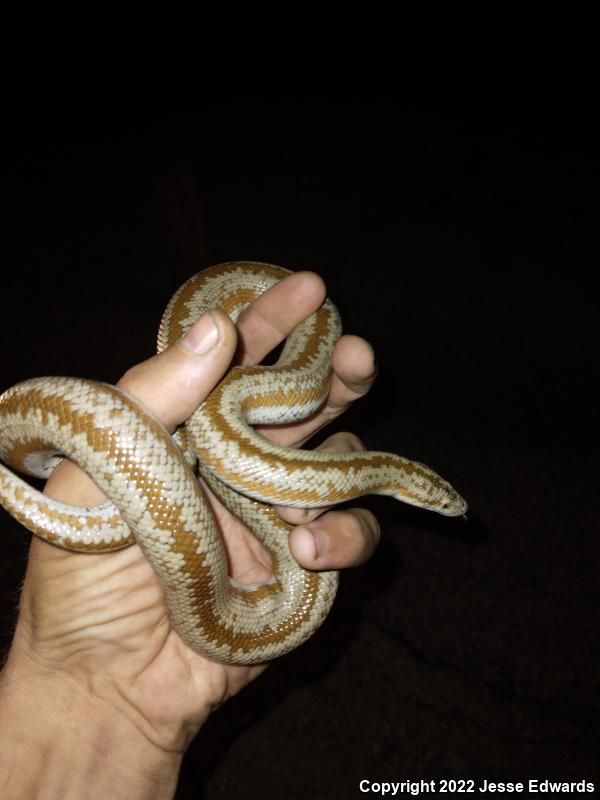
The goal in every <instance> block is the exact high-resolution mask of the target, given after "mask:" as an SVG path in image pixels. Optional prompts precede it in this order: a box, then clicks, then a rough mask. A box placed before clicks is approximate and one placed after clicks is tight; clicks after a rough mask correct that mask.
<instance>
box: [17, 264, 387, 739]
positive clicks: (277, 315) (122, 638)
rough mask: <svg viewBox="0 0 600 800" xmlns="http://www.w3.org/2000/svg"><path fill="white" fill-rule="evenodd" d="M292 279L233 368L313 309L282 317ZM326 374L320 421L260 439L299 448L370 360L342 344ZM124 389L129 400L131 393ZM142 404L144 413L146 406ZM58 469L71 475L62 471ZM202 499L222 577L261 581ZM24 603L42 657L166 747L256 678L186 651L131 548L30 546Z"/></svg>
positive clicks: (259, 319) (258, 562) (256, 317)
mask: <svg viewBox="0 0 600 800" xmlns="http://www.w3.org/2000/svg"><path fill="white" fill-rule="evenodd" d="M299 278H300V276H298V275H297V276H295V277H294V278H292V279H288V281H290V283H289V284H288V286H286V285H285V284H286V283H287V282H283V283H282V284H279V285H278V287H275V289H274V290H272V291H271V293H267V294H271V298H268V297H267V295H265V296H263V297H262V298H260V299H259V300H258V301H256V303H255V304H253V307H251V309H250V310H249V311H248V313H247V314H246V315H245V316H244V318H243V319H242V320H240V322H239V332H240V347H239V355H238V360H239V361H240V362H241V363H257V362H259V361H260V360H261V359H262V358H263V357H264V355H265V354H266V353H267V352H269V350H271V349H272V347H274V346H276V345H277V344H278V343H279V341H281V339H283V338H284V337H285V336H286V335H287V333H289V330H290V329H291V327H293V326H294V325H295V324H296V322H297V321H299V320H300V319H301V318H303V317H304V316H306V315H307V314H308V313H310V312H311V311H312V310H314V308H316V307H317V306H318V305H319V303H320V302H321V300H322V297H321V293H322V290H321V289H319V290H318V291H315V288H316V287H315V286H314V285H313V291H312V294H311V292H308V293H306V292H305V293H304V294H305V296H304V299H303V302H298V298H297V297H295V298H294V300H295V302H294V303H292V304H291V305H293V306H294V307H295V310H296V315H297V319H295V318H294V317H293V316H292V315H290V313H289V308H290V307H291V305H290V300H291V297H290V295H291V294H292V293H293V292H292V287H293V286H294V285H295V286H297V287H298V286H301V284H300V282H299V280H298V279H299ZM293 281H295V282H296V283H295V284H294V283H293ZM294 291H296V293H297V289H295V290H294ZM286 292H287V296H286ZM300 293H301V294H302V292H300ZM286 301H287V302H286ZM334 368H335V374H334V378H333V380H332V384H331V388H330V392H329V397H328V401H327V403H326V404H325V406H324V408H323V409H322V411H321V412H319V413H318V414H317V415H315V416H314V417H313V418H312V419H310V420H307V421H305V422H303V423H301V424H297V425H290V426H280V427H279V428H275V429H271V428H266V429H263V431H262V433H263V435H265V436H267V437H268V438H271V439H272V440H273V441H276V442H277V443H279V444H284V445H289V446H294V445H298V444H300V443H301V442H302V441H304V440H305V439H306V438H307V437H308V436H310V435H311V434H312V433H313V432H314V431H315V430H317V429H318V428H320V427H322V426H323V425H324V424H326V423H327V422H328V421H329V420H330V419H332V418H333V417H335V416H337V415H338V414H339V413H341V411H343V410H344V408H345V407H346V406H347V405H348V404H349V403H350V402H351V401H352V400H353V399H355V398H356V397H358V396H360V395H361V394H364V392H365V391H366V389H367V388H368V385H369V383H370V374H371V372H372V353H371V352H370V349H369V348H368V346H366V345H365V343H364V342H363V341H362V340H358V339H355V338H354V337H344V338H343V339H342V340H340V342H339V343H338V347H337V348H336V353H335V354H334ZM128 388H130V391H132V392H133V393H134V394H135V393H136V391H135V384H134V386H133V388H132V387H131V386H128ZM144 399H145V400H146V398H144ZM147 404H148V405H150V407H152V403H151V402H148V403H147ZM154 410H155V411H156V412H157V413H158V411H157V409H156V408H155V409H154ZM189 413H190V412H189V410H188V412H187V414H186V415H189ZM186 415H184V416H183V418H185V416H186ZM177 421H178V420H175V422H177ZM65 466H66V467H70V468H71V469H72V470H74V467H72V465H65ZM88 491H89V487H88ZM207 493H208V494H209V499H210V500H211V504H212V505H213V509H214V511H215V514H216V517H217V521H218V523H219V526H220V529H221V532H222V535H223V541H224V545H225V549H226V552H227V556H228V560H229V564H230V570H231V573H232V575H233V576H234V577H235V578H236V579H237V580H239V581H241V582H254V581H259V580H263V579H265V578H266V577H268V574H269V569H268V556H266V555H265V551H264V550H263V549H262V547H261V546H260V545H259V544H258V543H257V541H256V540H255V539H254V538H253V537H252V536H250V535H249V533H248V531H247V530H246V529H245V528H244V526H243V525H242V524H241V523H240V521H239V520H237V519H236V518H235V517H233V516H232V515H231V514H230V513H229V512H228V511H227V509H225V508H224V507H223V506H222V505H221V504H220V503H219V502H218V501H217V500H216V498H214V496H212V495H211V494H210V493H209V492H208V491H207ZM72 502H74V501H73V500H72ZM75 502H76V500H75ZM85 502H91V499H90V498H89V497H88V498H87V499H86V501H85ZM24 602H25V604H27V603H28V604H29V605H30V607H31V614H32V617H33V618H34V620H35V624H36V628H37V629H38V630H40V631H42V632H43V637H42V638H43V642H42V646H43V647H44V648H45V650H46V655H47V656H49V657H51V658H52V660H53V661H59V662H61V663H62V666H63V667H64V668H65V670H66V671H68V672H69V673H70V674H74V675H77V676H83V678H84V680H91V679H90V676H89V673H92V677H93V680H94V683H95V686H96V692H97V693H98V695H100V696H101V697H103V698H104V699H107V700H109V701H111V702H114V698H115V696H116V697H117V698H118V700H117V701H118V702H124V703H125V704H126V705H127V707H128V709H129V711H130V712H131V709H133V710H134V712H133V713H134V714H138V715H139V716H140V719H142V720H144V721H145V724H146V725H147V724H148V723H149V724H150V735H151V736H152V737H154V738H156V740H157V742H158V743H161V742H162V741H163V740H164V741H165V742H168V741H171V734H172V731H173V730H180V727H181V720H182V719H184V720H187V721H188V727H187V734H186V735H187V738H190V737H191V736H193V734H194V733H195V730H196V729H197V727H198V726H199V725H200V724H202V722H203V721H204V718H205V716H206V714H207V713H209V711H210V710H211V709H212V708H213V707H214V706H216V705H218V704H219V703H221V702H223V701H224V700H226V699H227V698H228V697H230V696H231V695H233V694H235V693H236V692H237V691H239V689H241V688H242V687H243V686H245V685H246V684H247V683H248V682H249V681H250V680H252V679H253V678H255V677H256V676H257V675H258V674H260V672H262V671H263V669H264V666H251V667H248V666H243V667H237V666H227V665H223V664H219V663H216V662H214V661H211V660H209V659H206V658H203V657H202V656H200V655H198V654H196V653H194V652H193V651H191V650H190V649H189V648H188V647H187V646H186V645H185V644H184V643H183V641H182V640H181V639H180V638H179V636H178V635H177V633H176V632H175V631H174V630H173V629H172V628H171V625H170V621H169V616H168V612H167V608H166V605H165V602H164V595H163V592H162V589H161V587H160V584H159V582H158V579H157V577H156V575H155V573H154V571H153V569H152V568H151V566H150V564H149V563H148V562H147V561H146V559H145V557H144V555H143V553H142V551H141V550H140V548H139V547H138V546H137V545H136V546H132V547H130V548H127V549H125V550H122V551H119V552H116V553H111V554H107V555H97V556H95V557H94V558H90V557H89V556H87V555H82V554H73V553H67V552H65V551H61V550H57V549H56V548H53V547H50V546H49V545H47V544H45V543H44V542H40V541H39V540H35V541H34V542H33V543H32V549H31V558H30V562H29V567H28V579H27V581H26V584H25V587H24ZM115 687H116V693H115ZM185 743H186V742H182V743H181V745H182V746H184V745H185Z"/></svg>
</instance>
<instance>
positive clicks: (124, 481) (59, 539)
mask: <svg viewBox="0 0 600 800" xmlns="http://www.w3.org/2000/svg"><path fill="white" fill-rule="evenodd" d="M288 274H289V272H288V270H284V269H283V268H281V267H275V266H272V265H267V264H260V263H255V262H232V263H227V264H220V265H218V266H216V267H211V268H209V269H206V270H204V271H202V272H200V273H198V274H197V275H195V276H193V277H192V278H190V280H188V281H187V282H186V283H185V284H184V285H183V286H182V287H181V288H180V289H179V290H178V291H177V292H176V293H175V295H174V296H173V298H172V299H171V301H170V303H169V305H168V306H167V309H166V311H165V313H164V315H163V319H162V322H161V326H160V331H159V336H158V349H159V351H160V350H164V349H165V348H167V347H169V346H171V345H172V344H174V343H175V342H176V341H177V340H178V339H180V338H181V337H182V336H183V335H184V334H185V333H186V332H187V330H189V328H190V327H191V325H192V324H193V323H194V321H195V320H196V319H198V318H199V316H200V315H201V314H203V313H204V312H205V311H207V310H209V309H211V308H215V307H219V308H221V309H223V310H224V311H225V312H227V313H228V314H229V315H230V317H231V319H232V320H233V321H234V322H235V321H236V320H237V319H238V317H239V315H240V313H241V312H242V311H243V310H244V309H245V308H246V307H247V306H248V305H249V303H251V302H252V301H253V300H254V299H255V298H256V297H258V296H259V295H260V294H262V293H263V292H264V291H266V290H267V289H268V288H269V287H271V286H273V285H274V284H275V283H277V282H278V281H280V280H281V279H282V278H284V277H285V276H286V275H288ZM340 334H341V323H340V319H339V315H338V312H337V310H336V308H335V306H334V305H333V303H332V302H331V301H330V300H326V301H325V303H324V304H323V305H322V306H321V308H320V309H319V310H318V311H316V312H315V313H314V314H312V315H311V316H310V317H309V318H308V319H306V320H305V321H304V322H302V323H301V324H300V325H298V326H297V327H296V328H295V329H294V331H293V332H292V333H291V334H290V336H289V337H288V338H287V340H286V343H285V346H284V349H283V351H282V354H281V356H280V358H279V360H278V362H277V364H275V365H273V366H259V367H258V366H257V367H233V368H232V369H231V370H230V371H229V372H228V373H227V375H226V376H225V377H224V379H223V380H222V381H221V382H220V383H219V384H218V386H217V387H216V388H215V389H214V391H213V392H212V393H211V395H210V396H209V397H208V398H207V400H206V401H205V402H204V403H202V404H201V406H200V407H199V408H198V409H197V410H196V411H195V413H194V414H193V415H192V416H191V417H190V419H189V420H188V421H187V423H186V424H185V426H184V428H183V429H181V430H180V431H179V432H178V433H177V434H176V436H175V437H174V438H173V437H171V436H170V435H169V433H168V432H167V431H166V429H164V428H163V427H162V425H161V424H160V423H159V422H157V421H156V420H155V419H154V418H153V417H152V416H151V415H150V414H149V413H148V412H147V411H146V410H145V409H144V408H143V407H142V406H141V404H140V403H139V402H138V401H136V400H135V399H134V398H132V397H131V396H129V395H128V394H127V393H126V392H124V391H123V390H120V389H117V388H116V387H114V386H110V385H108V384H103V383H98V382H95V381H90V380H81V379H74V378H57V377H50V378H36V379H32V380H28V381H25V382H23V383H20V384H17V385H16V386H14V387H12V388H11V389H9V390H8V391H6V392H5V393H4V394H2V395H1V396H0V459H1V460H2V461H3V462H4V464H6V465H8V466H4V465H2V464H0V503H1V504H2V505H3V506H4V507H5V508H6V509H7V511H8V512H9V513H11V514H12V515H13V516H14V517H15V518H16V519H17V520H19V522H21V523H22V524H23V525H24V526H25V527H27V528H29V529H30V530H31V531H32V532H33V533H34V534H36V535H37V536H40V537H41V538H43V539H45V540H46V541H48V542H52V543H53V544H55V545H58V546H59V547H62V548H66V549H70V550H75V551H82V552H91V553H101V552H106V551H110V550H116V549H118V548H121V547H125V546H128V545H130V544H133V543H134V542H137V543H138V544H139V545H140V546H141V547H142V549H143V551H144V553H145V554H146V556H147V558H148V559H149V561H150V563H151V564H152V566H153V567H154V569H155V571H156V573H157V575H158V577H159V579H160V581H161V583H162V586H163V589H164V593H165V598H166V601H167V604H168V607H169V612H170V615H171V619H172V623H173V625H174V627H175V629H176V630H177V632H178V633H179V634H180V635H181V637H182V638H183V640H184V641H185V642H186V643H187V644H188V645H189V646H190V647H191V648H192V649H193V650H195V651H196V652H198V653H201V654H203V655H206V656H208V657H211V658H214V659H217V660H219V661H222V662H224V663H232V664H252V663H259V662H263V661H268V660H271V659H273V658H275V657H277V656H279V655H282V654H283V653H285V652H288V651H289V650H291V649H293V648H295V647H297V646H298V645H299V644H301V643H302V642H303V641H304V640H306V639H307V638H308V637H309V636H310V635H311V634H312V633H313V632H314V631H315V630H316V628H317V627H318V626H319V624H320V623H321V622H322V620H323V619H324V618H325V616H326V615H327V613H328V611H329V609H330V607H331V604H332V602H333V599H334V597H335V592H336V588H337V580H338V578H337V573H336V572H321V573H316V572H308V571H305V570H303V569H302V568H301V567H299V566H298V564H297V563H296V561H295V560H294V559H293V558H292V557H291V555H290V553H289V549H288V546H287V537H288V533H289V531H290V530H291V526H290V525H288V524H287V523H285V522H284V521H283V520H282V519H281V518H280V517H279V516H278V515H277V514H276V512H275V511H274V510H273V509H272V508H271V505H272V504H276V505H290V506H298V507H324V506H330V505H333V504H335V503H339V502H343V501H346V500H351V499H353V498H355V497H358V496H360V495H364V494H370V493H376V494H386V495H391V496H393V497H396V498H397V499H398V500H401V501H403V502H406V503H410V504H412V505H415V506H420V507H422V508H426V509H430V510H434V511H438V512H439V513H442V514H446V515H449V516H455V515H460V514H464V512H465V509H466V504H465V502H464V500H463V499H462V498H461V497H460V495H459V494H458V493H457V492H456V491H455V489H453V488H452V486H450V484H448V483H447V482H446V481H444V480H443V479H442V478H440V477H439V476H438V475H437V474H436V473H435V472H433V471H432V470H430V469H429V468H428V467H426V466H424V465H422V464H419V463H416V462H413V461H409V460H408V459H405V458H402V457H400V456H397V455H393V454H390V453H383V452H361V453H356V452H353V453H330V452H319V451H308V450H295V449H291V448H284V447H279V446H276V445H274V444H272V443H270V442H268V441H267V440H266V439H264V438H263V437H262V436H260V435H259V434H258V433H256V431H255V430H254V429H253V427H252V426H253V425H255V424H258V423H260V424H277V423H286V422H292V421H294V420H300V419H304V418H305V417H307V416H309V415H310V414H312V413H314V412H315V411H317V410H318V409H319V407H320V406H321V405H322V404H323V402H324V400H325V398H326V395H327V391H328V385H329V377H330V373H331V355H332V351H333V347H334V345H335V342H336V340H337V339H338V338H339V336H340ZM64 456H67V457H68V458H70V459H72V460H73V461H74V462H76V463H77V464H79V466H81V467H82V468H83V469H84V470H85V471H86V472H87V473H88V474H89V475H90V476H91V477H92V478H93V479H94V481H95V482H96V484H97V485H98V486H99V487H100V489H102V491H103V492H104V493H105V494H106V496H107V498H108V501H107V502H106V503H104V504H103V505H101V506H97V507H93V508H75V507H71V506H68V505H65V504H64V503H60V502H58V501H55V500H52V499H50V498H48V497H46V496H44V495H42V494H40V493H39V492H38V491H37V490H35V489H33V488H32V487H31V486H30V485H29V484H28V483H26V482H25V481H24V480H22V479H21V478H20V477H18V476H17V475H15V474H14V472H12V471H11V469H9V468H8V467H12V469H14V470H17V471H20V472H23V473H25V474H29V475H34V476H38V477H42V478H45V477H48V475H50V474H51V472H52V470H53V469H54V467H55V466H56V464H57V463H58V461H59V460H60V459H61V458H62V457H64ZM196 460H198V463H197V464H196ZM196 466H197V468H198V472H199V474H200V475H201V476H202V478H203V479H204V481H205V482H206V483H207V484H208V486H209V487H210V488H211V489H212V490H213V491H214V492H215V493H216V494H217V496H218V498H219V499H220V500H221V501H222V502H223V503H224V504H225V505H226V506H227V507H228V508H229V509H230V510H231V511H232V512H233V513H234V514H235V515H236V516H238V517H239V518H240V519H241V520H242V521H243V522H244V523H245V524H246V525H248V526H249V527H250V529H251V530H252V531H253V532H254V533H255V535H256V536H257V537H258V538H259V539H260V541H261V542H262V543H263V544H264V545H265V547H266V548H267V549H268V550H269V552H270V554H271V557H272V572H273V578H272V580H271V581H270V582H269V583H267V584H261V585H258V586H257V585H253V586H245V585H239V584H236V583H235V582H233V581H231V580H230V579H229V578H228V574H227V562H226V558H225V553H224V549H223V546H222V542H221V539H220V534H219V531H218V528H217V525H216V522H215V519H214V517H213V514H212V511H211V509H210V505H209V503H208V501H207V499H206V496H205V493H204V490H203V488H202V484H201V482H200V481H199V480H198V477H197V475H196V474H195V472H194V468H195V467H196Z"/></svg>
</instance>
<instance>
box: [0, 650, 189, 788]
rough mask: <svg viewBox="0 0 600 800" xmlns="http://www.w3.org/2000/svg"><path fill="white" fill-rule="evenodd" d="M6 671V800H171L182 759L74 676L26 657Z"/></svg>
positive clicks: (2, 780)
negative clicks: (28, 661)
mask: <svg viewBox="0 0 600 800" xmlns="http://www.w3.org/2000/svg"><path fill="white" fill-rule="evenodd" d="M16 660H17V661H18V663H15V659H13V660H11V659H9V662H8V663H7V665H6V667H5V668H4V670H3V671H2V673H0V786H2V788H3V794H2V796H3V798H6V800H12V798H19V800H27V799H28V798H37V797H39V796H41V795H43V796H44V797H47V798H48V800H54V798H57V799H58V798H61V800H70V798H73V799H74V800H75V798H77V800H79V798H81V797H86V798H87V799H88V800H94V798H106V797H111V800H120V798H121V797H123V798H125V797H126V798H128V800H137V798H139V799H140V800H142V798H144V799H145V798H157V799H158V798H170V797H172V796H173V794H174V792H175V788H176V784H177V777H178V773H179V768H180V764H181V757H182V754H181V753H180V752H177V751H173V752H170V751H168V750H166V749H164V748H161V747H159V746H157V745H156V744H155V743H154V742H152V741H151V740H150V739H149V738H148V737H147V736H146V735H145V734H144V732H143V731H141V730H140V729H139V727H138V726H137V725H136V724H135V722H134V721H133V720H132V719H131V718H130V717H129V716H128V715H127V714H125V713H123V712H122V710H120V709H118V708H115V706H114V705H113V704H112V703H111V702H109V701H107V700H106V699H103V698H99V697H97V696H95V694H94V693H93V692H92V691H89V690H87V689H86V688H85V687H83V686H82V685H81V684H80V683H79V682H78V681H76V680H75V679H73V678H72V677H70V676H69V675H67V674H65V673H63V672H61V671H59V670H52V669H43V668H41V667H39V666H36V665H33V664H31V663H27V662H26V661H25V660H23V659H19V658H17V659H16Z"/></svg>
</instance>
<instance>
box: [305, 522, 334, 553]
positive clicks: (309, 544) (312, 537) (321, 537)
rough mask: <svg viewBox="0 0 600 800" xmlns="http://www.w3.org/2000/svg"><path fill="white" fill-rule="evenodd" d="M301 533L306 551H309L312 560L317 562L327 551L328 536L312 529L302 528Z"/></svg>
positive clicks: (323, 532) (317, 529)
mask: <svg viewBox="0 0 600 800" xmlns="http://www.w3.org/2000/svg"><path fill="white" fill-rule="evenodd" d="M302 531H303V534H302V535H303V539H304V542H305V545H304V546H305V548H306V551H309V550H310V555H311V557H312V559H314V560H315V561H317V560H318V559H319V558H321V557H322V556H323V555H325V553H326V552H327V550H328V549H329V535H328V534H327V533H325V531H322V530H320V529H319V528H316V529H314V528H308V527H303V528H302ZM307 555H308V552H307Z"/></svg>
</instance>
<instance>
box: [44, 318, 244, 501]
mask: <svg viewBox="0 0 600 800" xmlns="http://www.w3.org/2000/svg"><path fill="white" fill-rule="evenodd" d="M235 346H236V330H235V326H234V325H233V323H232V322H231V320H230V319H229V317H228V316H227V315H226V314H224V313H223V312H222V311H217V310H213V311H210V312H208V313H207V314H205V315H203V316H202V317H201V318H200V319H199V320H198V321H197V322H196V323H195V324H194V325H193V326H192V327H191V328H190V331H189V332H188V334H187V336H185V337H184V338H183V339H182V340H180V341H179V342H177V344H175V345H173V346H172V347H169V348H168V349H167V350H164V351H163V352H162V353H159V354H158V355H155V356H153V357H152V358H149V359H148V360H147V361H143V362H142V363H141V364H137V365H136V366H135V367H132V368H131V369H130V370H128V371H127V372H126V373H125V375H124V376H123V377H122V378H121V380H120V381H119V383H118V384H117V385H118V386H120V387H121V388H123V389H126V390H127V391H128V392H130V393H131V394H132V395H133V396H134V397H136V398H137V399H138V400H141V402H142V403H143V404H144V405H145V406H146V408H147V409H148V410H149V411H150V412H151V413H153V414H154V415H155V416H156V417H157V419H159V420H160V421H161V422H162V423H163V424H164V425H165V426H166V427H167V428H168V429H169V430H171V431H172V430H174V428H175V426H176V425H178V424H179V423H181V422H183V421H184V420H186V419H187V418H188V417H189V416H190V414H191V413H192V412H193V411H194V410H195V409H196V408H197V407H198V405H199V404H200V403H201V402H202V401H203V400H204V398H205V397H206V396H207V395H208V394H209V392H210V391H211V390H212V388H213V387H214V386H215V384H216V383H217V382H218V381H219V379H220V378H221V377H222V375H223V374H224V372H225V371H226V370H227V368H228V367H229V364H230V362H231V359H232V357H233V353H234V351H235ZM45 491H46V493H47V494H48V495H49V496H51V497H53V498H54V499H56V500H63V501H65V502H68V503H70V504H71V505H79V506H85V505H95V504H97V503H101V502H102V500H103V499H104V495H103V493H102V492H101V491H100V490H99V489H98V487H97V486H96V484H95V483H94V482H93V481H92V479H91V478H89V477H88V476H87V475H86V473H85V472H83V471H82V470H81V469H79V467H77V466H76V465H75V464H73V463H72V462H70V461H66V460H65V461H63V462H61V463H60V464H59V465H58V467H57V468H56V469H55V470H54V472H53V473H52V475H51V477H50V479H49V480H48V482H47V484H46V488H45Z"/></svg>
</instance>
